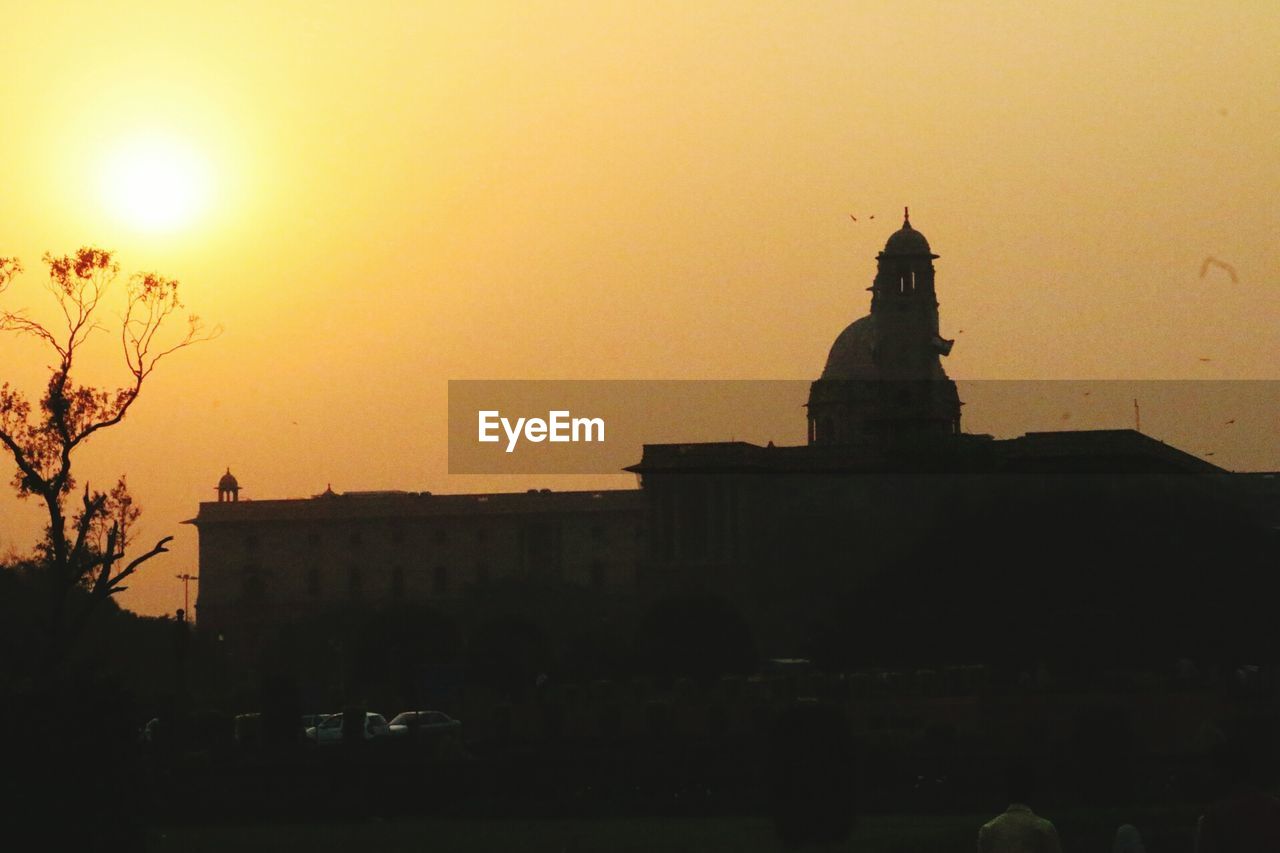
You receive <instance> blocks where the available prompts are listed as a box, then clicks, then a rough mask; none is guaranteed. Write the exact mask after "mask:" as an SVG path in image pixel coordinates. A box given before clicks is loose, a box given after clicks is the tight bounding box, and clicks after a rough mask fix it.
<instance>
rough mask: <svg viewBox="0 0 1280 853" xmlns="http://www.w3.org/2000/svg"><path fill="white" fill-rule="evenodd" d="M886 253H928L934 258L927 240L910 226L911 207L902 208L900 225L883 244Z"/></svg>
mask: <svg viewBox="0 0 1280 853" xmlns="http://www.w3.org/2000/svg"><path fill="white" fill-rule="evenodd" d="M884 254H886V255H928V256H929V257H931V258H936V257H937V255H935V254H933V250H932V249H930V248H929V241H928V240H926V239H925V236H924V235H923V234H921V233H920V232H919V231H917V230H916V229H914V228H912V227H911V209H910V208H906V207H904V208H903V209H902V227H901V228H899V229H898V230H897V231H895V232H893V233H892V234H890V235H889V239H888V240H887V241H886V242H885V244H884Z"/></svg>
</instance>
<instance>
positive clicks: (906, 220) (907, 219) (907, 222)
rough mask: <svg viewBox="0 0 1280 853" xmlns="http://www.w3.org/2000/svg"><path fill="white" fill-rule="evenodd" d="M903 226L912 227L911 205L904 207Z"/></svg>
mask: <svg viewBox="0 0 1280 853" xmlns="http://www.w3.org/2000/svg"><path fill="white" fill-rule="evenodd" d="M902 227H903V228H910V227H911V208H909V207H904V208H902Z"/></svg>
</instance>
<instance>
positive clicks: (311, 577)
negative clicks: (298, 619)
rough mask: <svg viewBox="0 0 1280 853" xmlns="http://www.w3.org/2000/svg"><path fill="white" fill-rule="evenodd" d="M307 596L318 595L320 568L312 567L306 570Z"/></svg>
mask: <svg viewBox="0 0 1280 853" xmlns="http://www.w3.org/2000/svg"><path fill="white" fill-rule="evenodd" d="M307 594H308V595H311V596H313V597H314V596H317V595H319V594H320V568H319V567H318V566H312V567H311V568H309V569H307Z"/></svg>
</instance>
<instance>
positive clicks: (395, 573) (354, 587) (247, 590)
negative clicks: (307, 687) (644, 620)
mask: <svg viewBox="0 0 1280 853" xmlns="http://www.w3.org/2000/svg"><path fill="white" fill-rule="evenodd" d="M364 575H365V573H364V572H363V571H362V570H361V568H360V567H359V566H349V567H348V568H347V573H346V593H347V596H348V597H349V598H351V599H352V600H358V599H360V598H363V597H364V593H365V577H364ZM475 582H476V583H480V584H486V583H488V582H489V567H488V566H487V565H484V564H483V563H482V564H479V565H477V566H476V571H475ZM590 582H591V585H592V586H594V587H597V588H598V587H602V586H604V583H605V567H604V564H603V563H601V562H599V561H596V562H594V563H592V564H591V569H590ZM306 590H307V595H309V596H311V597H312V598H318V597H319V596H320V595H321V594H322V592H323V575H322V573H321V571H320V567H319V566H311V567H310V568H309V569H307V573H306ZM449 591H450V578H449V569H448V567H447V566H436V567H435V568H434V569H432V570H431V592H432V594H433V595H447V594H448V593H449ZM242 594H243V596H244V598H245V600H246V601H262V600H264V599H265V598H266V582H265V580H264V578H263V573H262V571H261V570H259V569H257V568H253V567H249V568H246V569H245V570H244V576H243V588H242ZM390 594H391V598H392V599H393V600H400V599H402V598H404V594H405V572H404V568H403V567H402V566H395V567H394V568H392V570H391V583H390Z"/></svg>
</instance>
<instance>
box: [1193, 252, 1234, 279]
mask: <svg viewBox="0 0 1280 853" xmlns="http://www.w3.org/2000/svg"><path fill="white" fill-rule="evenodd" d="M1209 267H1218V268H1219V269H1222V270H1224V271H1226V273H1227V275H1229V276H1231V283H1232V284H1238V283H1239V282H1240V277H1239V276H1237V275H1236V268H1235V267H1233V266H1231V264H1229V263H1226V262H1225V261H1220V260H1218V259H1217V258H1215V257H1214V256H1213V255H1209V256H1208V257H1206V258H1205V259H1204V262H1203V263H1202V264H1200V277H1201V278H1204V277H1205V276H1206V275H1208V274H1209Z"/></svg>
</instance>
